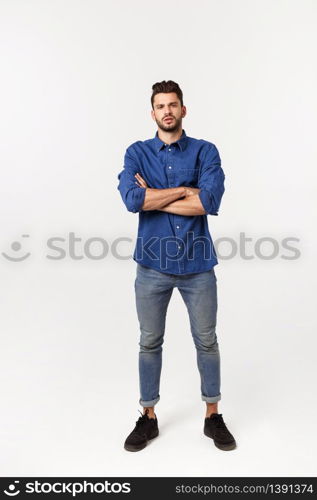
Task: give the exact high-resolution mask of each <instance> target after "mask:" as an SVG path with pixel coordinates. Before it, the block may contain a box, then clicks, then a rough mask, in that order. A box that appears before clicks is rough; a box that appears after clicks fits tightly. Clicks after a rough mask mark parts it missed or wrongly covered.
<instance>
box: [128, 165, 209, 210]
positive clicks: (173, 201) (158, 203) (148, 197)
mask: <svg viewBox="0 0 317 500" xmlns="http://www.w3.org/2000/svg"><path fill="white" fill-rule="evenodd" d="M135 178H136V179H137V180H136V181H135V182H136V184H137V185H138V186H139V187H142V188H146V191H145V198H144V203H143V206H142V210H160V211H161V212H169V213H171V214H177V215H204V214H206V211H205V209H204V207H203V206H202V204H201V201H200V198H199V196H198V193H199V191H200V189H198V188H191V187H185V186H180V187H176V188H167V189H153V188H149V187H148V186H147V184H146V182H145V180H144V179H143V178H142V177H141V175H140V174H136V175H135Z"/></svg>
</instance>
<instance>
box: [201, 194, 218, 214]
mask: <svg viewBox="0 0 317 500" xmlns="http://www.w3.org/2000/svg"><path fill="white" fill-rule="evenodd" d="M198 196H199V198H200V201H201V204H202V206H203V207H204V209H205V211H206V212H207V214H210V215H218V213H217V212H213V211H212V210H213V203H212V201H213V200H212V196H211V194H210V193H209V192H208V191H207V189H201V190H200V191H199V193H198Z"/></svg>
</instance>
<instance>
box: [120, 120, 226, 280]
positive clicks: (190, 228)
mask: <svg viewBox="0 0 317 500" xmlns="http://www.w3.org/2000/svg"><path fill="white" fill-rule="evenodd" d="M137 172H138V173H139V174H140V175H141V177H143V179H144V180H145V181H146V183H147V185H148V187H150V188H157V189H164V188H172V187H179V186H191V187H198V188H200V192H199V198H200V201H201V203H202V205H203V207H204V209H205V211H206V214H204V215H190V216H188V215H176V214H171V213H168V212H161V211H160V210H142V208H141V207H142V205H143V202H144V198H145V191H146V188H142V187H139V186H138V185H137V183H136V178H135V177H134V176H135V174H136V173H137ZM118 179H119V185H118V189H119V191H120V194H121V197H122V200H123V202H124V204H125V206H126V208H127V209H128V210H129V211H130V212H134V213H136V212H138V213H139V226H138V237H137V241H136V246H135V249H134V254H133V260H135V262H138V263H140V264H141V265H143V266H146V267H150V268H152V269H155V270H157V271H160V272H163V273H168V274H178V275H179V274H190V273H200V272H203V271H209V270H211V269H212V267H213V266H215V265H216V264H218V260H217V256H216V252H215V248H214V245H213V241H212V238H211V235H210V233H209V228H208V222H207V215H208V214H210V215H218V210H219V206H220V202H221V198H222V195H223V193H224V190H225V188H224V180H225V175H224V172H223V170H222V168H221V160H220V156H219V152H218V150H217V148H216V146H215V145H214V144H212V143H211V142H208V141H205V140H203V139H194V138H192V137H189V136H187V135H186V133H185V130H184V129H183V131H182V136H181V137H180V139H179V140H178V141H176V142H173V143H172V144H170V145H167V144H164V142H162V141H161V139H160V138H159V137H158V132H156V134H155V137H154V138H153V139H148V140H145V141H137V142H134V143H133V144H131V145H130V146H129V147H128V148H127V150H126V153H125V157H124V168H123V170H122V171H121V172H120V173H119V174H118Z"/></svg>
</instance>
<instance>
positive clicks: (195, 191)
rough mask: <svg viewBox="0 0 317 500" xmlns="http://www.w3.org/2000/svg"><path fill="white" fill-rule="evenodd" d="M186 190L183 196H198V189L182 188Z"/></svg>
mask: <svg viewBox="0 0 317 500" xmlns="http://www.w3.org/2000/svg"><path fill="white" fill-rule="evenodd" d="M184 187H185V189H186V193H185V196H192V195H193V194H198V193H199V191H200V189H199V188H194V187H187V186H184Z"/></svg>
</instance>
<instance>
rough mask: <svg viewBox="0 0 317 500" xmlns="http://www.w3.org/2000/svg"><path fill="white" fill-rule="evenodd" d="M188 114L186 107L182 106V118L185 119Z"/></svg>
mask: <svg viewBox="0 0 317 500" xmlns="http://www.w3.org/2000/svg"><path fill="white" fill-rule="evenodd" d="M186 113H187V109H186V106H182V118H184V116H186Z"/></svg>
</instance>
